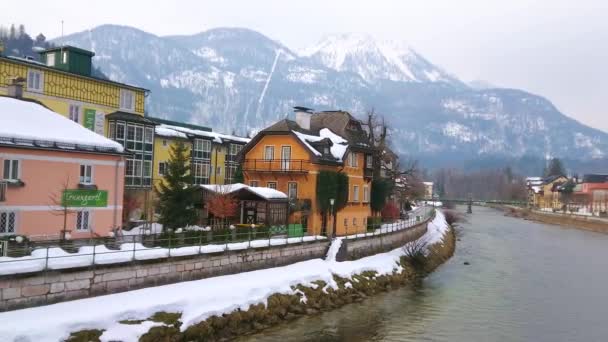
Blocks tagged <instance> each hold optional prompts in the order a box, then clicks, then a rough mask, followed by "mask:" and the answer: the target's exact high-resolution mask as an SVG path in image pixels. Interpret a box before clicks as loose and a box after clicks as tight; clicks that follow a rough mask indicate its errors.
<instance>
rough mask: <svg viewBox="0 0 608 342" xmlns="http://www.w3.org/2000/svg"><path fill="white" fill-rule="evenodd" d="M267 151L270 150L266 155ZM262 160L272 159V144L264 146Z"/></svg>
mask: <svg viewBox="0 0 608 342" xmlns="http://www.w3.org/2000/svg"><path fill="white" fill-rule="evenodd" d="M268 152H270V156H269V155H268ZM269 157H270V158H269ZM264 160H266V161H270V160H274V146H272V145H266V146H264Z"/></svg>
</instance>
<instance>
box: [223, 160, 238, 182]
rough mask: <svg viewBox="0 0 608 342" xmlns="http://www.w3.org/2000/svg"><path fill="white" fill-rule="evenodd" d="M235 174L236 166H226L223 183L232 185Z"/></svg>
mask: <svg viewBox="0 0 608 342" xmlns="http://www.w3.org/2000/svg"><path fill="white" fill-rule="evenodd" d="M235 174H236V165H233V164H228V165H227V166H226V179H224V183H226V184H232V183H233V179H234V175H235Z"/></svg>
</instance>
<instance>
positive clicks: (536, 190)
mask: <svg viewBox="0 0 608 342" xmlns="http://www.w3.org/2000/svg"><path fill="white" fill-rule="evenodd" d="M530 189H532V191H534V193H535V194H537V193H539V192H540V190H541V189H542V187H541V186H531V187H530Z"/></svg>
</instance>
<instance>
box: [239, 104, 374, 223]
mask: <svg viewBox="0 0 608 342" xmlns="http://www.w3.org/2000/svg"><path fill="white" fill-rule="evenodd" d="M295 116H296V120H295V121H292V120H287V119H284V120H281V121H279V122H277V123H275V124H273V125H271V126H270V127H267V128H266V129H264V130H262V131H261V132H260V133H258V134H257V135H256V136H255V137H254V138H253V139H252V140H251V142H250V143H249V144H247V145H246V146H245V148H244V149H243V152H242V157H243V174H244V178H245V182H246V183H247V184H248V185H250V186H253V187H260V186H263V187H268V188H272V189H277V190H279V191H281V192H285V193H286V194H287V195H288V197H289V200H290V202H292V203H295V207H299V208H302V209H303V210H300V214H299V216H295V215H291V216H290V221H291V222H290V223H302V224H303V225H304V226H305V227H307V229H308V233H309V234H310V233H313V234H328V235H330V234H332V230H333V227H334V226H335V227H336V234H337V235H344V234H347V233H349V234H350V233H355V232H364V231H366V228H367V218H368V216H370V215H371V209H370V198H371V179H372V154H371V151H370V149H369V147H368V146H367V144H366V140H365V135H366V133H365V131H364V130H363V128H362V124H361V122H360V121H359V120H356V119H355V118H354V117H353V116H352V115H350V114H349V113H347V112H343V111H332V112H320V113H313V112H312V111H311V110H309V109H308V108H302V107H296V113H295ZM323 170H328V171H337V172H342V173H344V174H346V175H347V176H348V193H347V196H348V203H347V205H346V207H345V208H343V209H341V210H340V211H338V213H337V215H336V216H337V217H335V218H333V222H332V218H329V219H328V220H327V221H326V220H324V218H323V217H322V216H323V215H321V212H320V210H319V204H318V203H317V178H318V175H319V173H320V172H321V171H323Z"/></svg>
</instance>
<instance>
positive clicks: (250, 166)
mask: <svg viewBox="0 0 608 342" xmlns="http://www.w3.org/2000/svg"><path fill="white" fill-rule="evenodd" d="M243 171H248V172H276V173H308V171H310V160H304V159H273V160H266V159H245V161H244V162H243Z"/></svg>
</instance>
